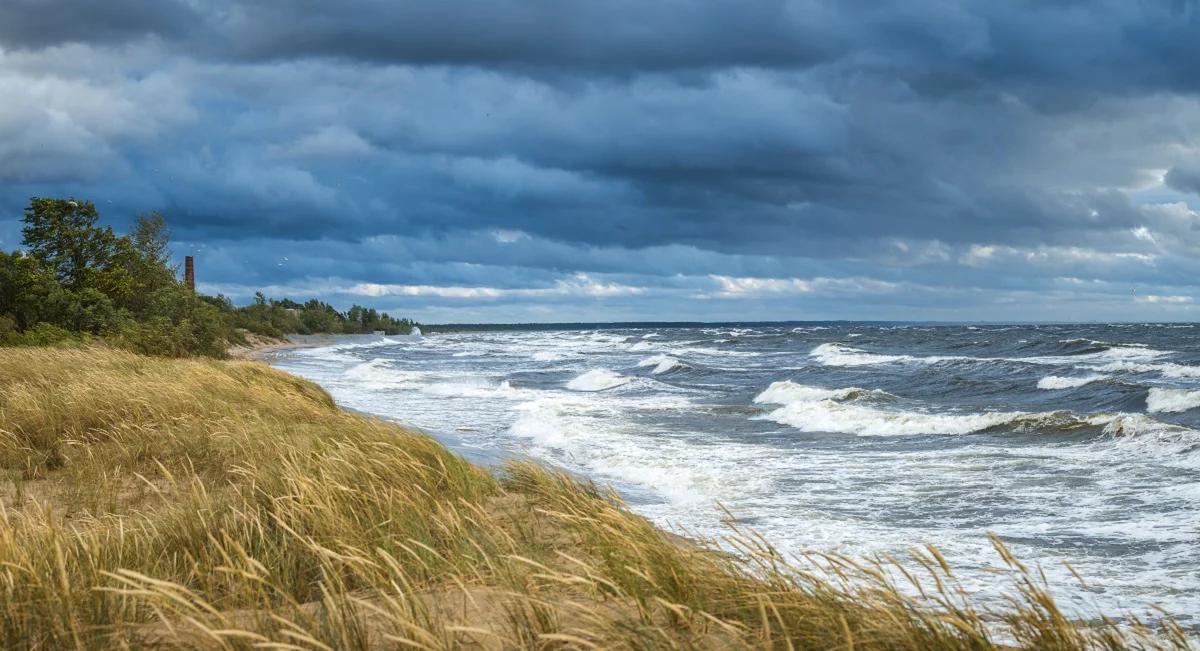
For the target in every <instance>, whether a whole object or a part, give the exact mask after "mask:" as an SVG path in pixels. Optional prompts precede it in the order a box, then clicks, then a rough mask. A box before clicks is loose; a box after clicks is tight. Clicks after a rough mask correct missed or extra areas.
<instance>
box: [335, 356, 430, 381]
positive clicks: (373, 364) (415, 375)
mask: <svg viewBox="0 0 1200 651" xmlns="http://www.w3.org/2000/svg"><path fill="white" fill-rule="evenodd" d="M342 375H343V377H344V378H345V379H347V380H353V381H354V382H357V383H360V384H362V385H364V386H366V387H367V388H371V389H398V388H402V387H407V386H411V385H413V384H417V383H419V382H421V381H423V380H425V379H426V378H427V377H428V376H427V374H425V373H420V372H415V371H402V370H400V369H397V368H394V367H393V366H392V365H391V364H390V363H389V362H388V361H387V360H385V359H381V358H378V357H377V358H375V359H372V360H370V361H366V362H363V363H361V364H358V365H357V366H352V367H350V368H349V369H346V372H345V373H343V374H342Z"/></svg>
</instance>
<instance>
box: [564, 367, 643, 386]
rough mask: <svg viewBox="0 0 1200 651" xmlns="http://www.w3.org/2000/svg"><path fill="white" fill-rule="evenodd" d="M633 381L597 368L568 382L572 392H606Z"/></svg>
mask: <svg viewBox="0 0 1200 651" xmlns="http://www.w3.org/2000/svg"><path fill="white" fill-rule="evenodd" d="M631 379H632V378H628V377H625V376H624V375H621V374H620V373H614V372H613V371H610V370H608V369H606V368H597V369H593V370H591V371H588V372H587V373H584V374H583V375H580V376H579V377H577V378H575V379H574V380H571V381H570V382H567V388H568V389H570V390H572V391H606V390H608V389H614V388H616V387H619V386H621V385H623V384H628V383H629V381H630V380H631Z"/></svg>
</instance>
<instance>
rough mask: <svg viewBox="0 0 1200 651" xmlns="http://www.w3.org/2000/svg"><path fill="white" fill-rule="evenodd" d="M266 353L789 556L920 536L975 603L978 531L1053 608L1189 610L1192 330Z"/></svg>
mask: <svg viewBox="0 0 1200 651" xmlns="http://www.w3.org/2000/svg"><path fill="white" fill-rule="evenodd" d="M278 365H279V366H281V367H283V368H285V369H286V370H289V371H292V372H295V373H298V374H300V375H303V376H306V377H309V378H311V379H313V380H315V381H317V382H319V383H320V384H322V385H323V386H325V387H326V388H327V389H329V390H330V392H331V393H332V394H333V395H334V397H335V398H337V399H338V400H339V401H340V402H342V403H343V404H345V405H347V406H349V407H353V408H356V409H361V410H364V411H368V412H372V413H376V414H380V415H383V416H388V417H393V418H397V419H400V420H403V421H405V422H408V423H411V424H413V425H416V426H418V427H422V428H425V429H427V430H430V431H431V432H434V433H436V434H439V435H441V436H443V437H445V438H447V439H448V440H449V441H450V443H451V444H452V445H454V446H456V447H458V449H460V450H467V451H474V452H475V454H485V455H487V454H496V453H505V452H516V453H522V454H527V455H531V456H534V457H537V458H541V459H545V460H548V461H551V462H553V463H555V464H558V465H561V466H564V467H566V468H568V469H570V470H572V471H574V472H577V473H580V474H583V475H586V476H589V477H592V478H594V479H597V480H599V481H602V482H608V483H612V484H614V485H615V486H616V487H617V488H618V489H620V490H621V491H622V492H623V493H624V494H625V495H627V496H628V497H629V499H630V500H631V502H632V503H633V504H634V506H635V508H636V509H637V510H639V511H640V512H641V513H643V514H645V515H647V516H649V517H650V518H652V519H654V520H655V521H656V522H658V523H660V524H663V525H666V526H674V527H678V528H683V529H686V530H689V531H692V532H696V533H702V534H721V533H723V532H724V531H725V530H724V529H723V525H722V524H721V519H722V514H721V513H720V512H719V511H718V510H717V509H716V508H715V504H716V503H720V504H723V505H724V506H725V507H727V508H728V509H730V510H731V511H732V512H733V513H734V514H736V515H737V516H738V518H739V519H740V520H741V521H742V523H743V524H746V525H749V526H751V527H753V528H754V529H756V530H757V531H759V532H761V533H763V534H764V535H765V536H766V537H767V538H768V539H770V540H772V541H773V542H775V543H777V544H778V545H779V546H780V547H781V548H782V549H783V550H785V551H791V552H799V551H802V550H810V549H816V550H835V551H841V552H847V553H852V554H872V553H877V552H882V553H892V554H896V553H903V552H904V551H905V550H907V549H911V548H912V547H914V546H916V545H919V544H922V543H925V542H932V543H935V544H937V545H938V546H939V547H940V548H941V549H942V551H943V553H944V554H945V555H946V556H947V557H948V558H949V559H950V561H951V563H952V564H953V565H954V566H955V567H956V568H957V570H958V572H959V573H960V575H961V576H962V578H963V579H964V583H965V584H966V585H967V586H968V588H970V589H972V590H975V591H978V593H979V595H980V598H982V599H985V600H988V599H993V600H994V599H996V598H997V596H998V595H999V593H1000V591H1001V589H1002V587H1003V586H1002V585H1001V584H1000V582H999V581H998V580H997V579H996V577H995V576H994V575H993V574H991V573H989V572H988V570H989V568H995V567H998V566H999V565H1000V562H999V558H998V557H997V556H996V554H995V553H994V552H993V551H992V550H991V547H990V543H989V542H988V538H987V534H988V533H989V532H994V533H996V534H998V535H999V536H1001V537H1002V538H1003V539H1004V540H1005V541H1006V542H1007V543H1009V544H1010V545H1011V546H1012V548H1013V549H1014V551H1015V552H1016V553H1017V555H1018V556H1019V557H1020V558H1022V559H1023V560H1026V561H1029V562H1030V563H1033V564H1041V565H1042V566H1043V567H1044V569H1045V571H1046V573H1047V575H1048V577H1049V579H1050V581H1051V582H1052V584H1054V585H1056V586H1061V587H1062V588H1065V589H1064V590H1061V591H1060V592H1059V593H1060V594H1061V595H1063V596H1062V599H1063V600H1064V602H1065V603H1064V605H1065V606H1067V607H1068V608H1073V609H1081V610H1083V611H1090V610H1094V609H1096V608H1099V609H1103V610H1105V611H1106V612H1109V613H1115V612H1120V611H1123V610H1133V611H1135V612H1138V613H1144V612H1146V606H1149V605H1150V604H1155V603H1157V604H1160V605H1161V606H1163V607H1164V608H1166V609H1167V610H1168V611H1169V612H1171V613H1173V614H1175V615H1176V616H1177V617H1179V618H1180V619H1181V621H1182V622H1183V623H1184V624H1185V625H1187V626H1189V627H1196V626H1198V625H1200V622H1198V620H1197V619H1196V617H1195V614H1196V613H1200V327H1194V326H1190V325H1111V326H982V327H970V326H961V327H960V326H916V325H909V326H905V325H873V324H858V325H855V324H824V325H818V324H795V325H770V326H754V327H688V328H676V327H643V328H615V329H597V328H589V329H575V330H573V329H562V330H519V329H518V330H505V331H478V332H463V333H454V334H441V335H433V336H428V337H425V338H411V339H410V338H389V339H379V340H376V341H371V342H361V341H360V342H354V343H345V344H339V345H335V346H330V347H326V348H320V349H312V350H304V351H300V352H298V353H297V354H296V355H294V356H293V357H291V358H288V359H285V360H281V361H279V362H278ZM1063 561H1069V562H1070V563H1072V564H1073V565H1074V566H1075V568H1076V569H1077V570H1079V571H1080V573H1081V574H1082V575H1083V576H1084V577H1085V578H1087V579H1088V581H1089V588H1088V589H1080V588H1079V587H1078V584H1077V582H1076V580H1075V579H1074V578H1073V577H1072V576H1071V574H1070V573H1069V571H1068V570H1067V569H1066V568H1065V567H1064V566H1063V565H1062V562H1063ZM1066 595H1070V596H1066Z"/></svg>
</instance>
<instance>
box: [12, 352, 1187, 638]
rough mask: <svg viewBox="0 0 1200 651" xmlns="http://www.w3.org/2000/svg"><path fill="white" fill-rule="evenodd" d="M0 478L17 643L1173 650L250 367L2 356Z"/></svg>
mask: <svg viewBox="0 0 1200 651" xmlns="http://www.w3.org/2000/svg"><path fill="white" fill-rule="evenodd" d="M0 473H3V483H2V484H0V646H2V647H3V648H7V649H20V648H79V649H85V648H121V647H131V648H144V647H187V648H214V649H218V648H221V649H227V648H288V649H298V648H303V649H310V648H312V649H322V648H323V649H330V648H332V649H384V648H422V649H449V648H464V647H466V648H472V647H479V648H489V649H502V648H594V647H604V648H639V649H649V648H804V649H817V648H820V649H848V648H859V649H863V648H867V649H876V648H879V649H882V648H888V649H987V648H996V647H998V646H1010V647H1011V646H1020V647H1027V648H1055V649H1082V648H1124V647H1131V646H1138V645H1141V646H1143V647H1161V648H1173V647H1174V648H1183V647H1184V645H1185V641H1184V638H1183V636H1182V634H1181V633H1180V632H1179V631H1176V630H1173V629H1171V628H1170V627H1169V626H1167V627H1165V628H1161V629H1158V630H1155V631H1150V630H1148V629H1142V628H1139V627H1138V626H1137V625H1136V624H1132V625H1131V624H1130V623H1129V622H1126V623H1125V624H1124V625H1123V626H1122V627H1120V628H1117V627H1115V626H1110V625H1106V624H1104V623H1103V622H1101V623H1098V624H1092V625H1090V626H1088V627H1084V626H1081V625H1078V624H1076V623H1072V622H1070V621H1068V620H1067V619H1066V618H1065V617H1063V616H1062V614H1061V613H1060V612H1059V611H1058V610H1057V608H1056V607H1055V606H1054V604H1053V602H1052V601H1051V600H1050V599H1049V598H1048V597H1047V596H1046V595H1045V594H1044V593H1043V592H1042V591H1041V590H1040V589H1039V588H1038V587H1037V583H1036V582H1034V581H1032V580H1030V579H1028V577H1026V576H1025V575H1022V574H1021V573H1020V571H1019V570H1020V567H1019V565H1017V564H1016V562H1015V561H1013V567H1014V570H1015V571H1016V572H1017V579H1016V580H1015V581H1014V582H1013V595H1014V601H1013V603H1012V604H1011V606H1010V607H1009V608H1008V609H1007V610H1006V611H1004V612H978V611H976V610H975V609H973V608H972V607H971V604H970V602H969V599H967V597H965V596H963V595H961V594H959V593H958V592H957V591H956V590H955V588H954V587H953V586H954V582H953V580H952V577H951V576H950V575H949V573H948V568H946V567H945V565H944V562H943V561H942V560H941V558H940V556H939V555H937V554H936V552H934V551H928V552H925V553H922V554H920V555H919V556H918V558H917V559H915V560H912V561H910V562H909V563H908V564H907V565H906V566H905V569H904V570H903V571H901V570H900V569H898V568H897V567H894V566H890V565H889V564H888V562H887V561H877V562H865V561H855V560H852V559H845V558H838V557H827V556H824V557H820V558H815V559H811V560H812V563H810V564H805V565H804V566H803V567H801V568H798V567H794V566H790V565H788V564H786V563H784V561H783V559H781V558H779V557H778V555H777V554H775V553H774V551H773V550H772V549H771V547H770V546H769V545H768V544H767V543H766V542H765V541H762V540H759V539H757V538H755V537H754V536H752V535H741V534H738V533H737V532H736V531H731V538H730V540H729V541H727V543H726V545H725V550H724V551H721V550H716V549H715V547H713V546H711V545H709V544H708V543H705V542H704V541H688V540H684V539H681V538H679V537H677V536H673V535H671V534H667V533H665V532H663V531H661V530H659V529H656V528H655V527H653V526H652V525H650V524H649V523H648V522H647V521H646V520H644V519H642V518H640V517H638V516H636V515H634V514H632V513H630V512H629V511H628V510H627V509H625V508H624V507H623V506H622V505H621V503H620V501H619V500H618V499H617V498H616V497H615V496H613V495H611V494H609V493H608V492H606V491H603V490H600V489H598V488H596V487H594V486H592V485H589V484H586V483H582V482H580V481H578V480H575V479H571V478H568V477H566V476H565V475H562V474H559V473H556V472H552V471H549V470H547V469H545V468H542V467H539V466H536V465H532V464H524V463H521V464H512V465H509V466H507V467H506V468H505V469H504V470H503V471H502V472H500V473H499V474H494V473H491V472H488V471H486V470H484V469H481V468H479V467H476V466H473V465H471V464H469V463H467V462H466V461H464V460H463V459H461V458H459V457H458V456H456V455H454V454H452V453H450V452H449V451H447V450H446V449H445V448H444V447H443V446H442V445H440V444H439V443H437V442H436V441H434V440H433V439H431V438H429V437H428V436H425V435H423V434H420V433H416V432H411V431H408V430H405V429H403V428H401V427H399V426H397V425H394V424H390V423H386V422H382V421H379V420H373V419H370V418H366V417H363V416H360V415H356V414H352V413H348V412H345V411H342V410H340V409H338V408H337V407H336V406H335V405H334V403H333V401H332V400H331V399H330V397H329V395H328V394H326V393H325V392H324V391H323V390H322V389H320V388H319V387H317V386H316V385H314V384H311V383H309V382H307V381H304V380H300V379H298V378H295V377H292V376H289V375H287V374H285V373H282V372H279V371H276V370H274V369H271V368H269V367H268V366H266V365H265V364H262V363H258V362H245V361H212V360H169V359H158V358H149V357H143V356H138V355H134V354H131V353H126V352H120V351H114V350H110V349H106V348H78V349H39V348H0ZM730 550H734V552H736V553H731V551H730ZM821 568H824V569H821ZM905 572H909V573H911V574H909V577H910V578H911V580H912V581H914V582H917V583H920V584H921V585H922V586H924V590H925V591H926V592H925V594H926V598H925V599H915V598H913V597H910V596H905V595H911V594H915V593H916V590H915V589H913V588H911V587H909V588H904V589H901V587H900V586H898V585H893V584H892V583H891V581H893V580H896V577H900V579H899V580H902V581H905V582H907V581H909V578H904V577H905ZM889 577H890V578H889Z"/></svg>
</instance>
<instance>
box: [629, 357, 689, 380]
mask: <svg viewBox="0 0 1200 651" xmlns="http://www.w3.org/2000/svg"><path fill="white" fill-rule="evenodd" d="M638 366H639V367H646V366H653V367H654V370H652V371H650V372H651V373H653V374H654V375H658V374H660V373H666V372H667V371H670V370H673V369H677V368H680V367H685V366H687V364H684V363H683V362H682V361H680V360H679V359H676V358H674V357H671V356H670V355H655V356H654V357H647V358H646V359H643V360H642V361H640V362H638Z"/></svg>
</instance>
